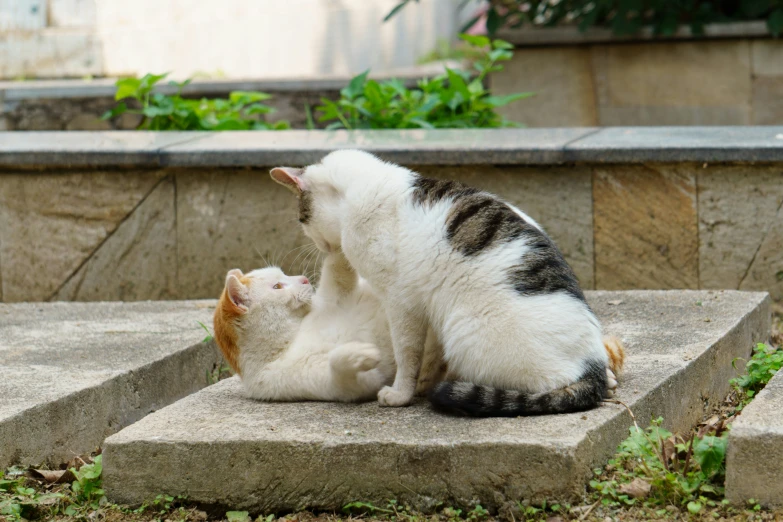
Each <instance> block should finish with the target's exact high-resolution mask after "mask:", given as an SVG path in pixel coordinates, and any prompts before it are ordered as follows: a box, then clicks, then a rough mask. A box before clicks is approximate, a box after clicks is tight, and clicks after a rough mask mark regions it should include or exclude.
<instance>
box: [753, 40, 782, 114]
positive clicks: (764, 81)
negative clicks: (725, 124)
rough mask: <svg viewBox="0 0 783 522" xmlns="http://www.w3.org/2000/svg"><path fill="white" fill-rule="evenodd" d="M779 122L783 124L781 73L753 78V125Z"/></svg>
mask: <svg viewBox="0 0 783 522" xmlns="http://www.w3.org/2000/svg"><path fill="white" fill-rule="evenodd" d="M781 53H782V54H781V61H783V51H781ZM780 124H783V74H781V75H780V76H777V77H776V76H762V77H757V78H753V125H780Z"/></svg>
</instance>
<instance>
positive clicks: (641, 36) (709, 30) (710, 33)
mask: <svg viewBox="0 0 783 522" xmlns="http://www.w3.org/2000/svg"><path fill="white" fill-rule="evenodd" d="M771 36H772V35H771V34H770V32H769V28H768V27H767V23H766V22H764V21H751V22H731V23H724V24H707V25H705V26H704V34H703V35H694V34H693V31H691V28H690V26H687V25H683V26H680V27H679V28H678V29H677V31H676V32H675V33H674V34H673V35H670V36H661V35H657V36H656V35H655V34H653V31H652V28H650V27H645V28H643V29H642V30H641V31H639V33H637V34H634V35H629V36H616V35H615V34H613V33H612V30H611V29H605V28H602V27H590V28H589V29H587V30H586V31H580V30H579V29H578V28H577V27H574V26H561V27H535V28H532V27H526V28H522V29H505V30H501V31H500V32H499V33H498V38H502V39H504V40H507V41H508V42H510V43H513V44H514V45H517V46H519V47H538V46H548V45H579V44H596V43H617V42H640V41H641V42H650V43H653V42H666V41H672V40H711V39H726V38H758V37H771Z"/></svg>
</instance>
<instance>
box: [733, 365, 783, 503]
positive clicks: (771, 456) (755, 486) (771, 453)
mask: <svg viewBox="0 0 783 522" xmlns="http://www.w3.org/2000/svg"><path fill="white" fill-rule="evenodd" d="M781 468H783V372H780V373H777V374H776V375H775V376H774V377H772V379H770V381H769V383H768V384H767V386H766V387H765V388H764V389H763V390H762V391H761V393H759V394H758V396H756V397H755V398H754V399H753V402H751V403H750V404H749V405H748V406H747V407H746V408H745V409H743V410H742V414H741V415H740V416H739V418H738V419H737V420H736V421H734V423H733V424H732V426H731V431H730V432H729V446H728V451H727V455H726V498H728V499H729V500H731V502H732V503H734V504H736V505H739V506H744V505H745V503H746V502H747V501H748V500H750V499H754V500H755V501H756V502H759V503H761V505H763V506H764V507H771V508H774V507H781V506H783V476H781Z"/></svg>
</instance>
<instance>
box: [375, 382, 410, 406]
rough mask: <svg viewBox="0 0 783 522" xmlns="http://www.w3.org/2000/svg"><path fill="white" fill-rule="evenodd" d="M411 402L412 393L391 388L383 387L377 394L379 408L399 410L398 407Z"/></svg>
mask: <svg viewBox="0 0 783 522" xmlns="http://www.w3.org/2000/svg"><path fill="white" fill-rule="evenodd" d="M412 401H413V394H412V393H405V392H401V391H399V390H395V389H394V388H392V387H391V386H384V387H383V388H381V391H379V392H378V404H380V405H381V406H389V407H392V408H399V407H400V406H407V405H409V404H410V403H411V402H412Z"/></svg>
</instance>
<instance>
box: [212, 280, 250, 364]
mask: <svg viewBox="0 0 783 522" xmlns="http://www.w3.org/2000/svg"><path fill="white" fill-rule="evenodd" d="M242 279H246V278H244V277H243V278H241V279H240V280H242ZM242 283H244V284H246V283H245V281H242ZM241 315H242V310H240V309H239V307H238V306H237V305H235V304H234V303H233V302H232V301H231V299H230V298H229V297H228V292H227V291H226V290H225V289H223V293H222V294H221V295H220V301H218V305H217V308H216V309H215V317H214V320H213V321H214V328H215V342H216V343H217V345H218V347H220V351H221V353H222V354H223V358H224V359H225V360H226V362H227V363H228V365H229V366H231V369H232V370H234V372H236V373H238V374H239V375H242V368H240V367H239V346H237V330H236V321H237V320H238V319H239V317H240V316H241Z"/></svg>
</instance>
